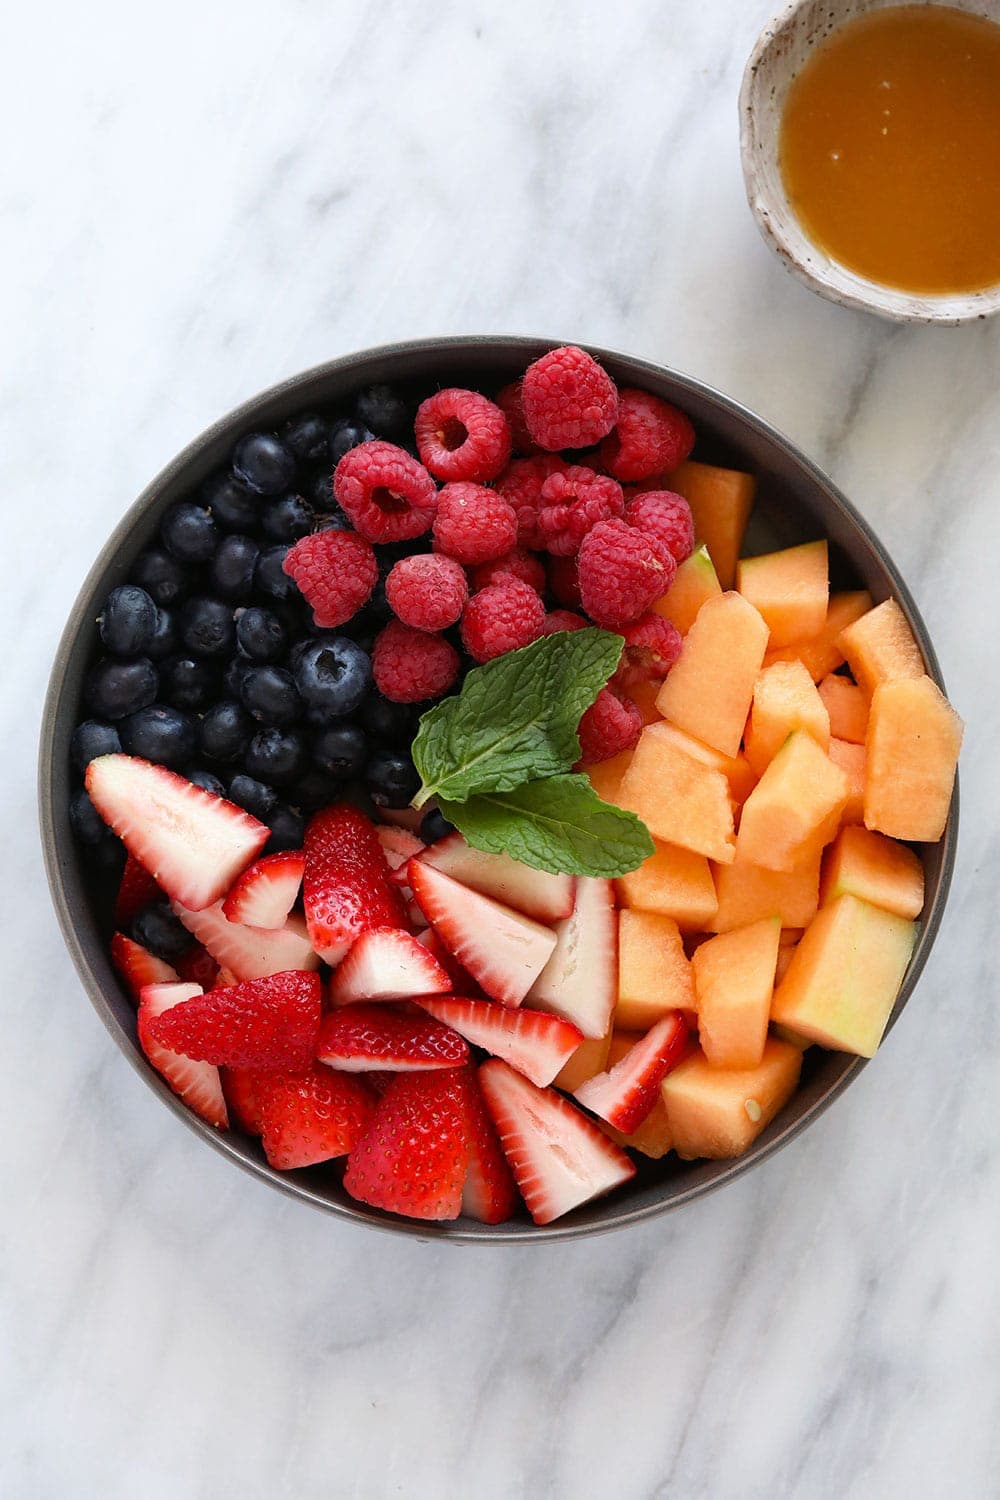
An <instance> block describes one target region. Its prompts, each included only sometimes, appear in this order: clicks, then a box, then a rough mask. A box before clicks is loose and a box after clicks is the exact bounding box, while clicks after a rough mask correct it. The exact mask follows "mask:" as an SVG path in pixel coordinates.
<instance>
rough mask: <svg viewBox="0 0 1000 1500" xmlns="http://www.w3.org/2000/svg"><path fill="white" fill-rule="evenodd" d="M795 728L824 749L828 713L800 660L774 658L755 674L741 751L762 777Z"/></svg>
mask: <svg viewBox="0 0 1000 1500" xmlns="http://www.w3.org/2000/svg"><path fill="white" fill-rule="evenodd" d="M795 729H804V730H805V731H806V733H807V734H811V735H812V737H813V739H814V740H815V741H816V743H817V745H819V746H820V747H821V748H822V749H823V750H825V749H826V748H827V746H828V745H829V743H830V715H829V714H828V713H827V711H826V706H825V705H824V703H823V700H822V698H821V697H820V695H819V691H818V689H817V687H816V684H815V683H814V682H813V680H812V678H811V677H810V675H809V673H808V672H807V671H806V669H805V667H804V666H803V665H802V663H801V662H800V661H776V662H775V663H774V665H773V666H772V667H765V668H764V669H763V671H761V672H759V673H758V674H757V681H756V683H755V684H754V690H753V703H752V705H751V708H750V723H749V726H748V728H747V731H746V735H745V737H744V753H745V754H746V758H747V761H748V762H749V764H750V767H751V769H752V770H753V771H754V772H755V773H756V775H757V776H758V777H760V776H763V774H764V772H765V771H766V770H767V768H768V766H769V765H770V764H771V761H772V760H773V759H774V757H775V756H776V755H777V753H778V751H779V750H780V749H781V747H782V745H783V744H784V743H785V741H786V740H787V738H788V736H789V735H790V734H791V733H792V731H793V730H795Z"/></svg>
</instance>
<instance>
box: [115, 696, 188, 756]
mask: <svg viewBox="0 0 1000 1500" xmlns="http://www.w3.org/2000/svg"><path fill="white" fill-rule="evenodd" d="M121 737H122V748H123V749H124V750H125V751H126V753H127V754H128V755H141V756H142V758H143V760H152V761H155V762H156V763H157V764H158V765H161V766H171V767H173V768H174V769H176V768H177V767H178V766H182V765H184V763H185V762H186V761H189V760H190V759H191V757H192V755H193V754H194V752H195V745H196V744H197V736H196V732H195V721H194V719H192V718H191V716H190V714H185V713H181V711H180V709H177V708H167V707H166V706H165V705H164V704H162V703H153V704H151V705H150V707H149V708H140V709H139V712H138V713H134V714H129V716H128V718H127V719H123V720H122V723H121Z"/></svg>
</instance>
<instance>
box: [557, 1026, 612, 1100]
mask: <svg viewBox="0 0 1000 1500" xmlns="http://www.w3.org/2000/svg"><path fill="white" fill-rule="evenodd" d="M610 1048H611V1027H610V1026H609V1027H608V1030H607V1033H606V1034H605V1035H604V1036H596V1037H591V1036H585V1037H584V1039H583V1041H582V1042H581V1043H580V1045H579V1047H577V1049H576V1051H575V1052H574V1053H573V1055H572V1057H568V1058H567V1059H566V1061H565V1062H564V1063H563V1065H562V1067H561V1068H560V1070H559V1072H558V1073H557V1074H556V1076H555V1078H554V1079H553V1080H552V1081H553V1083H554V1084H555V1086H556V1088H557V1089H565V1090H566V1092H567V1093H568V1094H572V1093H575V1091H576V1090H577V1089H578V1088H579V1087H580V1085H581V1083H586V1082H587V1079H588V1078H593V1077H594V1075H595V1074H596V1073H603V1072H604V1070H605V1068H606V1067H608V1053H609V1051H610Z"/></svg>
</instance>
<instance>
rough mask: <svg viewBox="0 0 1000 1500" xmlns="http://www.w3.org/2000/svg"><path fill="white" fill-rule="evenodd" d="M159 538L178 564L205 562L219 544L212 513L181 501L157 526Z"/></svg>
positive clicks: (191, 503) (199, 506)
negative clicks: (158, 526) (158, 527)
mask: <svg viewBox="0 0 1000 1500" xmlns="http://www.w3.org/2000/svg"><path fill="white" fill-rule="evenodd" d="M160 538H161V540H162V542H163V545H164V547H166V549H167V551H168V552H169V553H170V555H171V557H176V558H177V560H178V562H184V563H203V562H208V559H209V558H210V557H211V556H212V553H213V552H214V551H215V549H216V547H217V546H218V544H219V531H218V527H217V526H216V524H215V522H214V521H213V520H212V513H211V511H209V510H206V509H205V507H204V506H203V505H195V504H194V503H193V502H192V501H190V500H181V501H179V502H178V503H177V504H176V505H172V506H171V507H170V509H169V510H168V511H167V513H166V515H165V516H164V517H163V520H162V521H161V523H160Z"/></svg>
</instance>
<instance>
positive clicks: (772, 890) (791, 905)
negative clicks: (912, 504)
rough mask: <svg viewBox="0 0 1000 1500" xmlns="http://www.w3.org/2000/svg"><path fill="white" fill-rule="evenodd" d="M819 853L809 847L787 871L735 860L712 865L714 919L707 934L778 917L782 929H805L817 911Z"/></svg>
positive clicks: (813, 847)
mask: <svg viewBox="0 0 1000 1500" xmlns="http://www.w3.org/2000/svg"><path fill="white" fill-rule="evenodd" d="M821 856H822V849H821V848H820V846H819V844H814V845H810V846H809V847H807V849H806V851H805V853H804V854H803V855H802V856H801V857H800V858H799V859H798V860H797V861H796V862H795V864H793V866H792V868H791V869H790V870H765V869H763V868H762V867H761V866H760V865H752V864H749V863H748V862H747V861H746V860H743V859H739V858H737V859H736V860H735V862H734V863H733V864H731V865H713V866H712V867H711V868H712V874H713V878H714V880H715V893H716V899H717V900H718V906H717V908H716V912H715V916H714V917H711V918H710V919H709V921H708V922H707V923H706V930H707V931H709V932H731V931H732V929H733V928H734V927H746V926H747V925H748V924H749V923H750V922H759V921H760V920H761V918H762V917H772V916H776V917H780V918H781V922H782V925H783V926H785V927H808V925H809V923H810V922H811V921H812V919H813V917H814V916H815V915H816V911H817V908H818V907H819V870H820V858H821Z"/></svg>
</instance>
